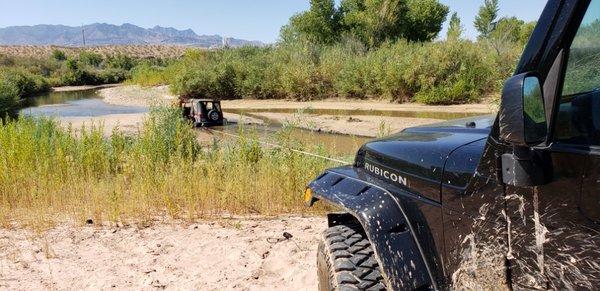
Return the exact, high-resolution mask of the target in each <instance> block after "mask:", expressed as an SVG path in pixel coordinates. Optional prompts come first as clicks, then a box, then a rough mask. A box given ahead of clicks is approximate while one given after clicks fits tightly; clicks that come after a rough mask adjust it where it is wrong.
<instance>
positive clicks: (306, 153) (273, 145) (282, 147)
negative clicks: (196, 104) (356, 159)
mask: <svg viewBox="0 0 600 291" xmlns="http://www.w3.org/2000/svg"><path fill="white" fill-rule="evenodd" d="M207 130H208V131H210V132H218V133H220V134H222V135H227V136H231V137H235V138H239V137H240V136H239V135H236V134H232V133H228V132H224V131H221V130H214V129H207ZM253 140H254V141H256V142H258V143H260V144H262V145H265V146H269V147H273V148H280V149H286V150H289V151H292V152H295V153H299V154H303V155H306V156H311V157H315V158H320V159H323V160H327V161H331V162H336V163H339V164H344V165H346V164H351V162H348V161H344V160H338V159H334V158H330V157H325V156H321V155H317V154H315V153H311V152H305V151H301V150H297V149H292V148H288V147H284V146H282V145H278V144H274V143H269V142H265V141H261V140H258V139H253Z"/></svg>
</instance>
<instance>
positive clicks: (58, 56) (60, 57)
mask: <svg viewBox="0 0 600 291" xmlns="http://www.w3.org/2000/svg"><path fill="white" fill-rule="evenodd" d="M52 59H54V60H56V61H59V62H62V61H66V60H67V54H66V53H65V52H64V51H61V50H59V49H55V50H53V51H52Z"/></svg>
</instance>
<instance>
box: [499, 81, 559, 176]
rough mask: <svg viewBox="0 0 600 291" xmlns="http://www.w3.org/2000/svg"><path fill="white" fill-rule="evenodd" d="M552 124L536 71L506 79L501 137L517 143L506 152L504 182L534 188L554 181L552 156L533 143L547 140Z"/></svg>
mask: <svg viewBox="0 0 600 291" xmlns="http://www.w3.org/2000/svg"><path fill="white" fill-rule="evenodd" d="M547 134H548V127H547V123H546V112H545V109H544V95H543V94H542V85H541V84H540V79H539V78H538V77H537V76H536V75H535V74H533V73H525V74H520V75H516V76H514V77H512V78H510V79H508V81H507V82H506V84H505V85H504V90H503V91H502V103H501V105H500V138H501V139H502V140H503V141H505V142H507V143H510V144H511V145H512V146H513V151H512V153H506V154H503V155H502V181H503V182H504V183H505V184H507V185H513V186H517V187H531V186H538V185H543V184H546V183H548V182H549V181H551V180H552V170H551V169H552V163H551V159H550V158H549V156H548V155H547V154H545V152H539V151H535V150H533V149H532V148H531V146H535V145H538V144H540V143H542V142H543V141H544V140H546V136H547Z"/></svg>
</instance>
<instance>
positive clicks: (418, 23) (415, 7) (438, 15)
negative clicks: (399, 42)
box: [402, 0, 449, 41]
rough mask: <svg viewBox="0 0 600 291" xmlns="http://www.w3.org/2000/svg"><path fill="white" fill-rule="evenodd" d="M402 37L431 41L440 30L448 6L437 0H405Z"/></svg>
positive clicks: (410, 39) (411, 39)
mask: <svg viewBox="0 0 600 291" xmlns="http://www.w3.org/2000/svg"><path fill="white" fill-rule="evenodd" d="M407 6H408V10H407V13H406V17H405V20H406V21H405V23H404V25H403V27H402V28H403V29H402V30H403V37H404V38H406V39H407V40H409V41H431V40H433V39H434V38H436V37H437V35H438V34H439V33H440V30H442V24H443V23H444V21H446V16H447V15H448V11H449V8H448V6H446V5H443V4H441V3H439V2H438V1H437V0H407Z"/></svg>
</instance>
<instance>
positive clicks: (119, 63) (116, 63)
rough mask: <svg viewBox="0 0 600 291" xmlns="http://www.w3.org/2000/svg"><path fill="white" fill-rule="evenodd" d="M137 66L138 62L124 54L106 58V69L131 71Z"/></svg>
mask: <svg viewBox="0 0 600 291" xmlns="http://www.w3.org/2000/svg"><path fill="white" fill-rule="evenodd" d="M136 64H137V61H136V60H134V59H133V58H132V57H129V56H127V55H124V54H117V55H114V56H109V57H107V58H106V67H108V68H111V69H121V70H125V71H129V70H131V69H133V68H134V67H135V66H136Z"/></svg>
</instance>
